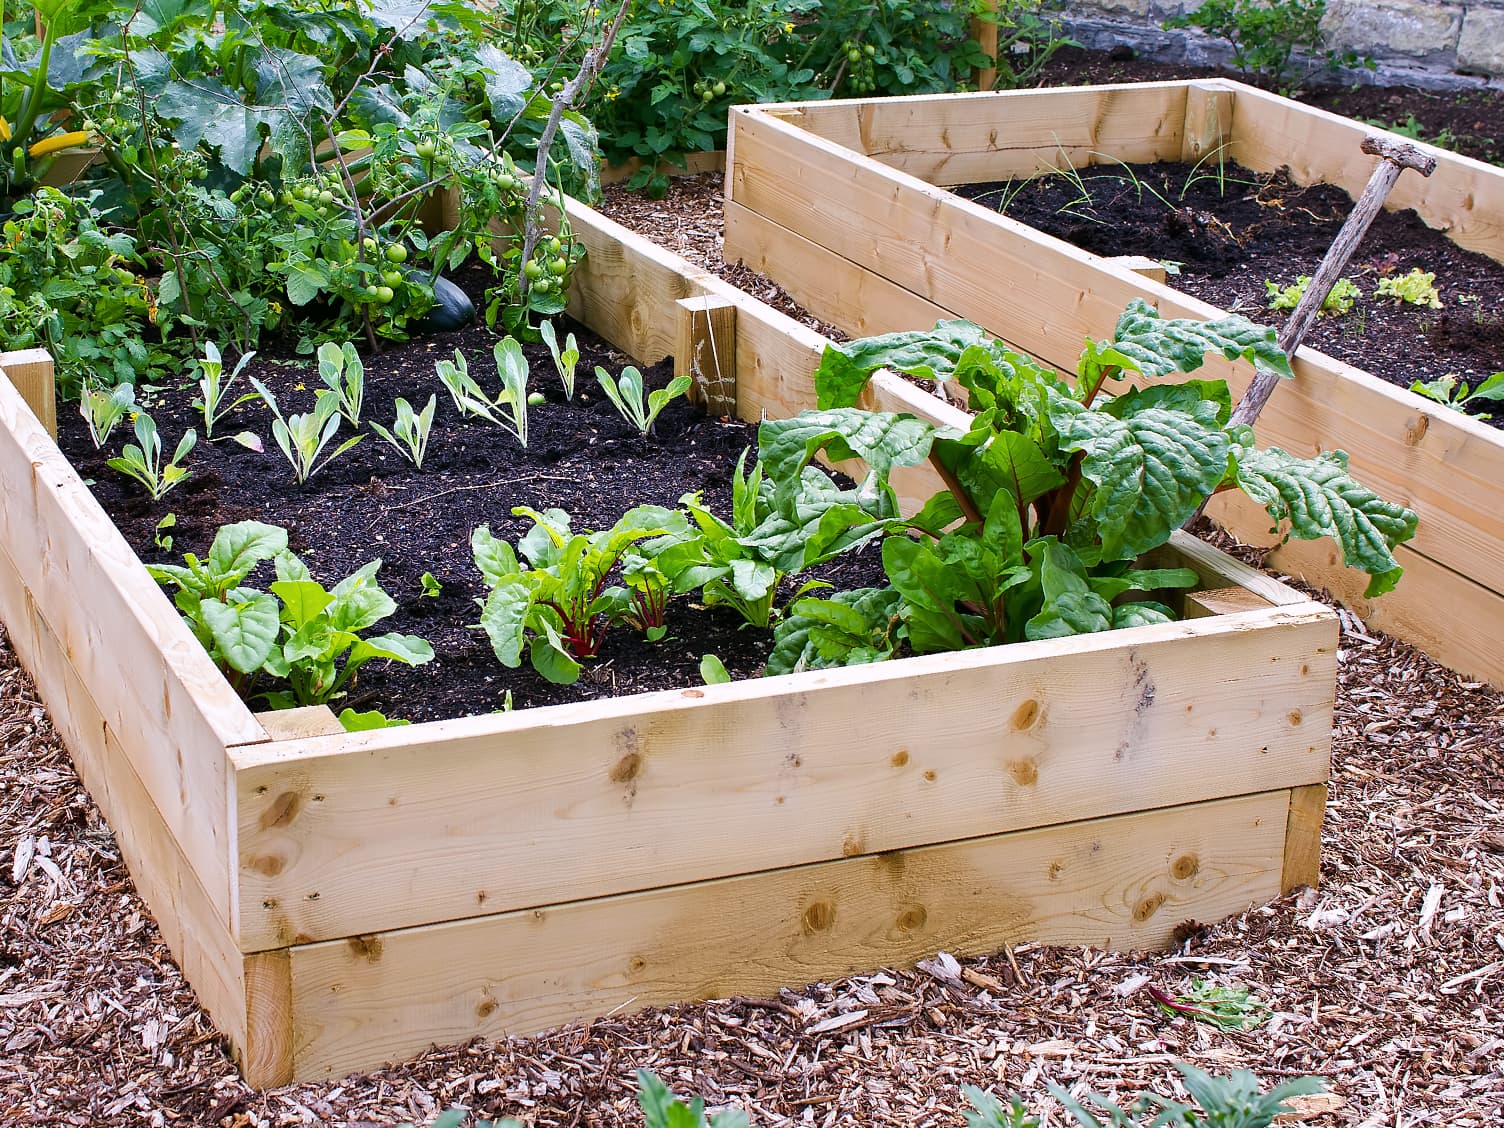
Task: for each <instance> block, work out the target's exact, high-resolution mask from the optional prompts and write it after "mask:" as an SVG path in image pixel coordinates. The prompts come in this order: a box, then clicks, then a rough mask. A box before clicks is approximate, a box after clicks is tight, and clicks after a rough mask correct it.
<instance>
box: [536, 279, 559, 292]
mask: <svg viewBox="0 0 1504 1128" xmlns="http://www.w3.org/2000/svg"><path fill="white" fill-rule="evenodd" d="M553 288H554V284H553V280H552V279H549V278H540V279H538V280H537V281H536V282H534V283H533V284H532V287H531V289H532V291H533V293H535V294H549V293H552V292H553Z"/></svg>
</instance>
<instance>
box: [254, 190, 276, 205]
mask: <svg viewBox="0 0 1504 1128" xmlns="http://www.w3.org/2000/svg"><path fill="white" fill-rule="evenodd" d="M256 200H257V201H258V202H259V203H260V204H261V206H262V207H264V208H269V207H271V206H272V205H273V204H275V203H276V202H277V197H276V196H273V195H272V194H271V192H270V191H269V190H267V189H265V188H263V189H261V191H259V192H257V193H256Z"/></svg>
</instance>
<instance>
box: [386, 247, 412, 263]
mask: <svg viewBox="0 0 1504 1128" xmlns="http://www.w3.org/2000/svg"><path fill="white" fill-rule="evenodd" d="M383 253H384V254H385V255H386V261H387V262H390V263H404V262H406V261H407V248H406V247H404V246H403V245H402V244H401V243H389V244H388V245H387V248H386V250H385V252H383Z"/></svg>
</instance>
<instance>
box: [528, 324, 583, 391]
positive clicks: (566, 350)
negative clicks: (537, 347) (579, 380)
mask: <svg viewBox="0 0 1504 1128" xmlns="http://www.w3.org/2000/svg"><path fill="white" fill-rule="evenodd" d="M538 333H539V334H540V335H541V336H542V337H543V343H544V344H545V345H547V346H548V353H549V355H550V356H552V357H553V358H554V367H555V368H556V369H558V372H559V383H561V384H563V385H564V398H565V399H567V400H572V399H574V370H575V367H576V365H578V364H579V363H580V346H579V343H578V342H577V341H576V340H575V339H574V334H573V333H571V334H569V336H567V337H565V338H564V347H563V348H562V349H560V348H559V338H558V336H557V334H555V332H554V323H553V322H552V321H545V322H543V324H541V325H539V326H538Z"/></svg>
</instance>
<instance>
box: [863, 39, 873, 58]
mask: <svg viewBox="0 0 1504 1128" xmlns="http://www.w3.org/2000/svg"><path fill="white" fill-rule="evenodd" d="M862 54H864V55H866V56H867V57H868V58H871V57H872V56H873V55H875V54H877V48H876V47H874V46H872V44H870V43H868V44H867V45H866V46H865V47H863V48H862Z"/></svg>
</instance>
